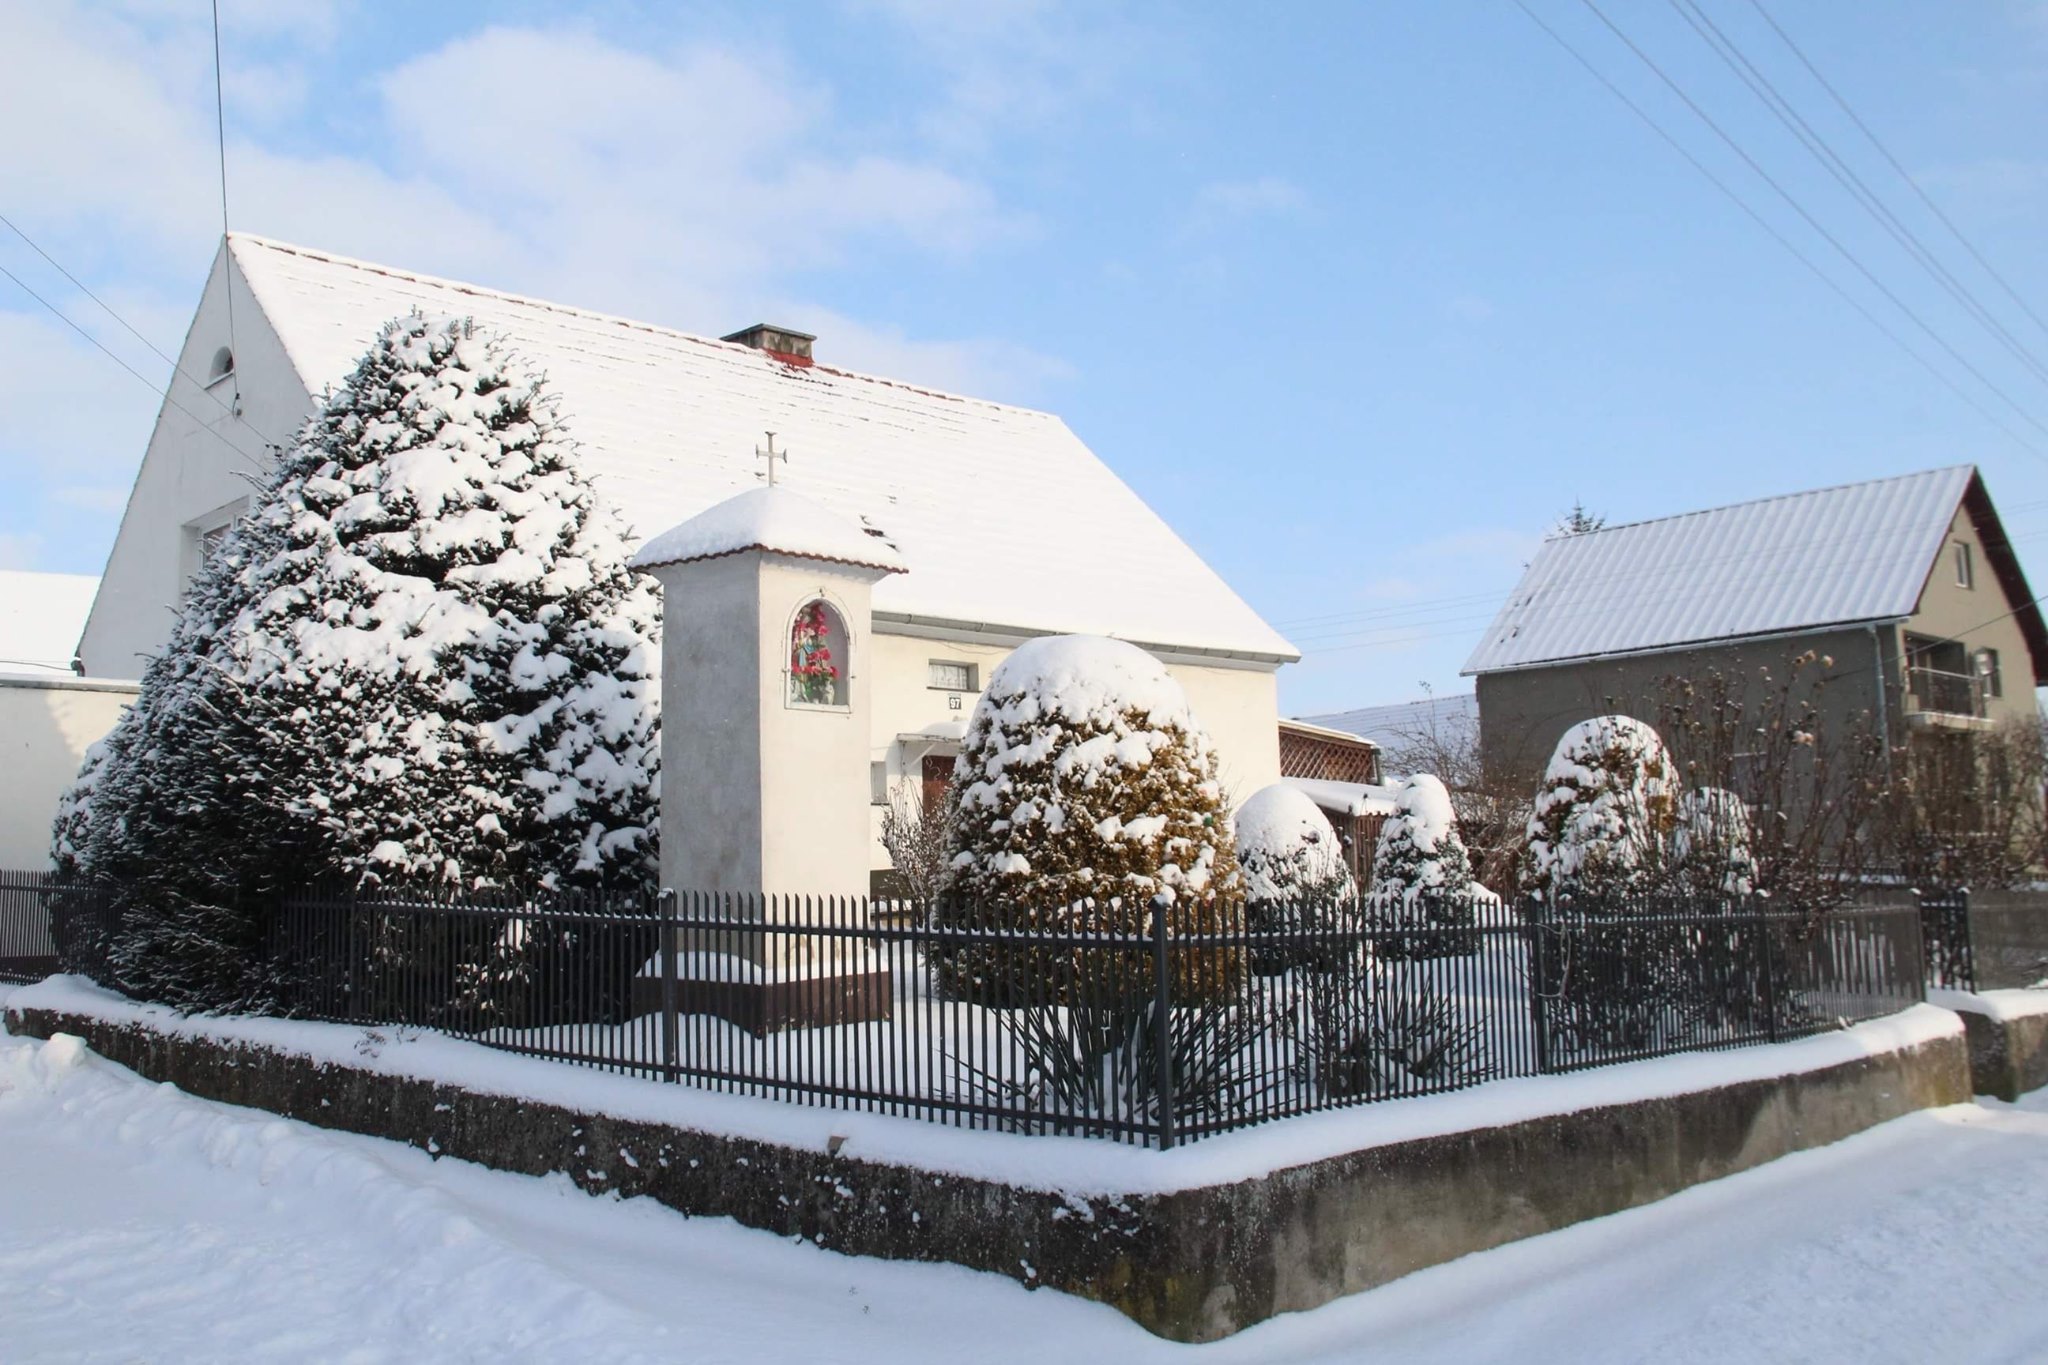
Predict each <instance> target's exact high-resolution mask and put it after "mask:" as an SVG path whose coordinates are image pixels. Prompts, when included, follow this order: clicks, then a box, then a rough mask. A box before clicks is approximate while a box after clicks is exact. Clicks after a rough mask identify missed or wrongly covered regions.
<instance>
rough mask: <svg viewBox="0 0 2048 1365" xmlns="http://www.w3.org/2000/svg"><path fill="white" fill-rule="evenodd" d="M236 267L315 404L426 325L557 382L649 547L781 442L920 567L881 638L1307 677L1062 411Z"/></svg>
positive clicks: (359, 278)
mask: <svg viewBox="0 0 2048 1365" xmlns="http://www.w3.org/2000/svg"><path fill="white" fill-rule="evenodd" d="M229 248H230V250H231V252H232V254H233V257H234V260H235V262H236V264H237V265H239V266H240V268H241V272H242V275H243V278H244V280H245V281H246V282H247V284H248V286H249V289H250V292H251V293H252V294H253V295H254V296H255V300H256V302H257V304H258V305H259V306H260V307H261V309H262V311H263V313H264V315H265V317H266V319H267V320H268V321H269V323H270V325H271V327H272V328H273V330H275V332H276V333H277V336H278V338H279V340H280V341H281V342H282V344H283V346H284V348H285V351H286V352H287V354H289V356H290V357H291V360H292V364H293V365H294V367H295V368H296V369H297V370H298V372H299V375H300V377H301V378H302V379H303V380H304V381H305V382H306V385H307V387H308V388H309V389H310V390H312V391H313V392H315V393H317V392H319V391H320V390H321V389H323V388H325V387H326V386H328V385H330V384H333V383H335V382H337V381H339V380H340V379H341V378H343V377H344V376H345V375H346V374H347V372H348V370H349V368H350V367H351V366H352V365H353V364H354V363H355V361H356V360H357V359H358V358H359V357H360V356H361V355H362V354H363V352H364V351H366V350H367V349H368V348H369V345H370V343H371V341H372V340H373V339H374V338H375V337H376V335H377V331H378V329H379V328H380V327H381V326H383V324H384V323H386V322H388V321H389V320H390V319H392V318H394V317H398V316H401V315H403V314H404V313H406V312H408V311H410V310H412V309H415V308H417V309H419V310H420V311H422V312H426V313H435V314H449V315H461V316H469V317H473V318H475V319H476V320H477V321H478V322H479V323H482V324H484V325H485V326H488V327H491V328H493V329H495V330H496V331H498V332H499V333H500V334H501V335H503V336H504V337H505V338H506V339H507V340H508V342H510V344H511V345H512V346H513V348H514V349H516V350H517V351H519V352H520V353H522V354H524V355H525V356H526V357H527V358H528V359H530V360H532V361H534V362H536V363H538V364H539V365H540V366H541V367H542V368H543V369H544V370H545V371H546V373H547V376H548V379H549V381H550V387H551V388H552V389H553V390H554V391H555V392H556V393H557V394H558V395H559V397H560V400H561V411H562V416H563V419H564V421H565V423H566V425H567V427H568V429H569V432H570V434H571V435H572V436H574V437H575V438H576V440H577V442H578V443H579V445H580V446H581V447H582V451H583V462H584V467H585V469H586V471H587V472H588V473H589V474H590V476H591V478H592V480H593V482H594V483H596V485H597V487H598V488H599V490H600V491H601V492H603V493H604V494H606V495H607V496H608V497H609V498H610V500H611V502H612V504H613V505H614V506H615V507H616V508H617V509H618V510H619V511H620V513H621V514H622V515H623V516H624V517H625V519H626V521H627V522H628V524H629V525H630V526H631V527H632V529H633V530H634V532H635V533H636V535H637V536H638V537H640V538H642V539H644V538H646V537H648V536H652V535H656V534H659V533H660V532H662V531H665V530H667V529H668V528H669V527H672V526H674V525H676V524H677V523H679V522H682V521H684V520H686V519H688V518H690V517H693V516H695V515H697V514H698V513H700V512H703V511H705V510H706V509H708V508H710V507H712V506H714V505H715V504H718V503H721V502H723V501H725V500H726V499H728V498H730V497H732V496H733V495H734V494H736V493H741V492H744V491H746V490H748V489H751V488H755V487H758V486H759V485H758V480H757V478H756V474H757V472H758V470H759V469H760V462H759V461H758V460H757V459H756V458H755V456H754V451H755V448H756V446H757V445H759V444H760V443H761V441H762V440H763V435H762V433H763V432H764V431H773V432H774V433H775V434H776V436H775V439H776V442H777V444H778V445H779V446H781V447H782V448H784V449H786V450H788V451H789V452H790V458H789V463H788V465H787V467H786V470H784V471H782V472H781V473H780V477H781V478H782V479H783V480H784V481H786V482H787V484H788V485H789V487H790V488H792V489H794V490H795V491H797V492H799V493H800V494H802V495H803V496H804V497H806V498H809V499H810V500H812V501H813V502H816V503H818V504H819V505H821V506H823V507H824V508H826V509H827V510H828V511H830V512H833V513H836V514H837V515H838V516H840V517H843V518H845V519H847V520H848V521H850V522H852V523H853V524H854V525H856V526H861V527H868V528H873V529H874V530H877V531H879V532H881V536H882V538H883V539H885V540H886V542H887V543H888V544H889V545H891V546H894V547H895V548H896V549H897V550H898V551H900V552H901V554H902V556H903V559H904V560H905V561H906V562H908V563H909V564H910V565H911V566H912V568H913V570H914V571H913V572H911V573H907V574H901V575H896V576H892V577H890V578H888V579H885V580H884V581H883V582H882V583H880V584H878V585H877V586H876V588H875V593H874V610H875V615H876V618H877V620H890V619H894V620H898V621H925V622H929V623H931V624H933V625H945V626H956V627H957V626H967V627H987V628H990V629H997V630H1010V631H1015V632H1019V633H1023V634H1035V633H1087V634H1101V635H1114V636H1117V637H1120V638H1123V639H1127V640H1131V641H1134V642H1136V643H1140V644H1146V645H1152V646H1161V647H1166V648H1171V649H1177V650H1182V651H1188V652H1194V653H1205V652H1207V653H1216V654H1225V655H1233V656H1238V657H1249V658H1255V659H1262V660H1266V661H1270V662H1279V661H1286V660H1292V659H1295V658H1298V657H1299V652H1298V651H1297V650H1296V649H1295V648H1294V647H1293V646H1292V645H1290V644H1289V643H1288V642H1287V640H1286V639H1285V638H1284V637H1282V636H1281V635H1280V634H1279V633H1278V632H1277V631H1275V630H1274V629H1273V628H1272V627H1271V626H1269V625H1267V624H1266V623H1265V622H1264V621H1263V620H1261V619H1260V618H1259V616H1258V614H1257V613H1256V612H1254V611H1253V610H1252V609H1251V608H1250V607H1249V606H1248V605H1246V603H1245V602H1244V600H1243V599H1242V598H1240V597H1239V596H1238V595H1237V594H1236V593H1235V592H1233V591H1232V590H1231V589H1230V587H1229V585H1228V584H1226V583H1225V582H1224V581H1223V580H1222V579H1221V578H1220V577H1218V576H1217V575H1216V573H1215V571H1214V570H1212V569H1210V568H1209V566H1208V565H1206V564H1204V563H1203V562H1202V560H1201V558H1200V557H1199V556H1198V555H1196V554H1195V552H1194V551H1193V550H1192V549H1190V548H1189V547H1188V546H1187V545H1186V544H1185V543H1184V542H1183V541H1182V540H1181V539H1180V537H1178V536H1177V535H1175V534H1174V533H1173V531H1172V529H1171V528H1169V527H1168V526H1167V525H1166V523H1165V522H1163V521H1161V520H1160V519H1159V517H1158V516H1157V515H1156V514H1155V513H1154V512H1153V511H1152V510H1151V509H1150V508H1149V507H1147V506H1146V505H1145V504H1144V503H1143V502H1142V501H1141V500H1140V499H1139V498H1138V496H1137V495H1136V494H1135V493H1133V492H1132V491H1131V490H1130V488H1128V487H1127V486H1126V485H1125V484H1124V483H1123V481H1122V480H1120V479H1118V478H1117V477H1116V475H1115V474H1113V473H1111V472H1110V471H1109V469H1108V468H1107V467H1106V466H1104V465H1103V463H1102V462H1101V461H1100V460H1098V459H1097V458H1096V457H1095V455H1094V454H1093V452H1091V451H1090V450H1089V449H1088V447H1087V446H1085V445H1083V444H1082V443H1081V442H1080V440H1079V439H1077V438H1076V437H1075V436H1074V434H1073V433H1072V432H1071V431H1069V430H1068V429H1067V426H1066V424H1065V423H1064V422H1062V421H1061V420H1060V419H1059V418H1058V417H1055V416H1053V415H1051V414H1049V413H1044V412H1034V411H1031V410H1030V409H1027V408H1017V407H1009V406H1006V405H1004V404H1001V403H991V402H985V401H982V400H979V399H972V398H961V397H957V396H955V395H952V394H946V393H939V392H936V391H934V390H930V389H922V388H917V387H914V386H912V385H909V384H903V383H897V382H894V381H891V380H886V379H877V378H873V377H870V376H866V375H860V374H854V373H852V372H850V371H847V370H841V369H835V368H833V367H831V366H828V365H822V364H803V363H800V362H794V363H793V362H791V361H789V360H778V359H776V358H775V357H773V356H771V355H770V354H768V353H766V352H763V351H758V350H754V349H752V348H750V347H747V346H742V345H738V344H735V343H730V342H722V341H714V340H711V339H709V338H706V337H698V336H691V335H689V334H687V333H684V332H675V331H670V330H668V329H666V328H661V327H652V326H648V325H646V324H644V323H637V322H630V321H627V320H625V319H622V318H615V317H608V316H605V315H603V314H598V313H591V312H585V311H583V310H581V309H577V308H569V307H564V306H562V305H560V304H553V303H545V302H542V301H539V300H535V299H526V298H520V297H518V296H516V295H511V294H503V293H498V292H496V291H494V290H489V289H483V288H479V287H477V286H475V285H467V284H458V283H454V282H451V281H447V280H439V279H434V278H431V277H429V276H424V275H415V274H411V273H409V272H406V271H402V270H394V269H390V268H388V267H384V266H377V265H369V264H365V263H363V262H360V261H351V260H347V259H345V258H342V257H339V256H332V255H328V254H326V253H323V252H318V251H310V250H307V249H305V248H303V247H295V246H288V245H285V244H283V243H280V242H272V241H267V240H264V239H263V238H259V237H252V236H248V235H246V234H241V233H237V234H234V235H233V236H231V237H230V238H229Z"/></svg>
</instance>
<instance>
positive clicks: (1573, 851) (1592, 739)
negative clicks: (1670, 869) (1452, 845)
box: [1524, 716, 1678, 900]
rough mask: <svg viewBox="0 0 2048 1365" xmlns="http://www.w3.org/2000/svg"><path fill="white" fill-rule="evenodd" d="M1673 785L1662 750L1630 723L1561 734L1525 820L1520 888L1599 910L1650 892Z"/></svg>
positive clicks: (1605, 722) (1672, 814)
mask: <svg viewBox="0 0 2048 1365" xmlns="http://www.w3.org/2000/svg"><path fill="white" fill-rule="evenodd" d="M1677 807H1678V782H1677V777H1676V774H1675V772H1674V771H1673V768H1672V765H1671V760H1670V758H1669V756H1668V755H1667V754H1666V753H1665V751H1664V741H1663V740H1662V739H1660V738H1659V737H1658V735H1657V732H1656V731H1655V730H1653V729H1651V728H1650V727H1649V726H1648V725H1645V724H1644V723H1643V722H1642V721H1639V720H1636V719H1634V718H1633V717H1630V716H1595V717H1594V718H1593V719H1591V720H1588V721H1581V722H1580V723H1579V724H1577V725H1574V726H1573V727H1572V728H1571V729H1569V730H1567V731H1565V732H1564V736H1563V737H1562V738H1561V739H1559V740H1558V742H1557V748H1556V750H1555V751H1554V752H1553V753H1552V754H1551V756H1550V765H1549V767H1548V768H1546V769H1545V770H1544V774H1543V784H1542V786H1541V787H1540V788H1539V789H1538V791H1537V795H1536V803H1535V807H1534V809H1533V810H1531V812H1530V814H1529V859H1528V870H1527V872H1526V874H1525V878H1524V885H1525V886H1526V887H1527V889H1529V890H1531V891H1534V892H1537V893H1539V894H1541V895H1545V896H1553V897H1554V896H1559V895H1572V896H1575V897H1578V898H1580V899H1582V900H1609V899H1612V898H1614V897H1617V896H1627V895H1634V894H1638V893H1641V892H1643V891H1647V890H1650V889H1653V888H1655V887H1656V886H1657V885H1658V883H1659V881H1660V880H1661V878H1662V876H1663V874H1664V870H1665V866H1666V862H1667V859H1668V856H1669V846H1670V838H1671V832H1672V829H1673V827H1674V825H1675V823H1676V818H1677Z"/></svg>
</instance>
